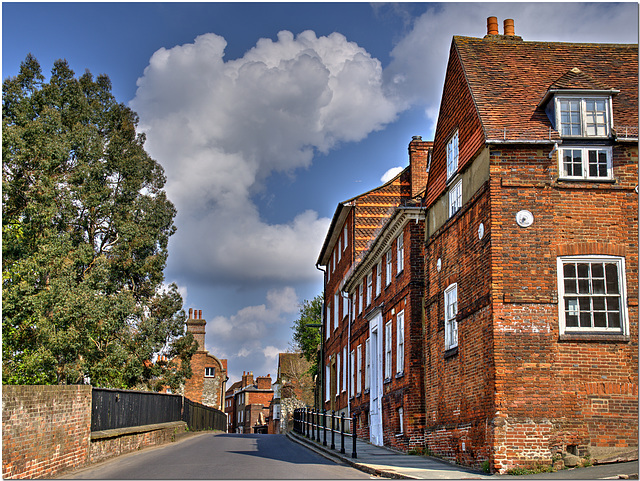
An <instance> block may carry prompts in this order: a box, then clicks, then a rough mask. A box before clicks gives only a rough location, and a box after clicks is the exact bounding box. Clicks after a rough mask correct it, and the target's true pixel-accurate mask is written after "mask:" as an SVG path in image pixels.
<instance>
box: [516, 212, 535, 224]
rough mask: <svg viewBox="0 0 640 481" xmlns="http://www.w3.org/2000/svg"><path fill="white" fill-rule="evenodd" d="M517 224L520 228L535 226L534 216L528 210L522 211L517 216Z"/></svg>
mask: <svg viewBox="0 0 640 481" xmlns="http://www.w3.org/2000/svg"><path fill="white" fill-rule="evenodd" d="M516 223H517V224H518V225H519V226H520V227H529V226H530V225H531V224H533V214H532V213H531V212H529V211H528V210H521V211H520V212H518V213H517V214H516Z"/></svg>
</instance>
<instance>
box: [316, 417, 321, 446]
mask: <svg viewBox="0 0 640 481" xmlns="http://www.w3.org/2000/svg"><path fill="white" fill-rule="evenodd" d="M316 413H317V415H316V417H317V418H318V437H317V439H318V442H320V409H318V410H317V411H316Z"/></svg>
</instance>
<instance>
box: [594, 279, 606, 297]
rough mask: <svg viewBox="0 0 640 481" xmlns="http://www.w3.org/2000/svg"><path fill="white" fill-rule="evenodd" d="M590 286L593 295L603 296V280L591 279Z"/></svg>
mask: <svg viewBox="0 0 640 481" xmlns="http://www.w3.org/2000/svg"><path fill="white" fill-rule="evenodd" d="M592 286H593V293H594V294H605V291H604V279H593V281H592Z"/></svg>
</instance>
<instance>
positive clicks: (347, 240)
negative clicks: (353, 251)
mask: <svg viewBox="0 0 640 481" xmlns="http://www.w3.org/2000/svg"><path fill="white" fill-rule="evenodd" d="M348 244H349V231H348V229H347V226H346V225H345V226H344V242H343V246H342V249H343V250H346V249H347V245H348Z"/></svg>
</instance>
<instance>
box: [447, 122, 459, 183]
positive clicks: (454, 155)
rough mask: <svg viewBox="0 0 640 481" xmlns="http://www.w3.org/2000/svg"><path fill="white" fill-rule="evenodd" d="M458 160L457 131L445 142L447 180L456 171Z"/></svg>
mask: <svg viewBox="0 0 640 481" xmlns="http://www.w3.org/2000/svg"><path fill="white" fill-rule="evenodd" d="M458 158H459V146H458V131H457V130H456V131H455V133H454V134H453V135H452V136H451V138H450V139H449V142H447V180H449V179H451V178H452V177H453V176H454V175H455V174H456V172H457V171H458Z"/></svg>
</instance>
